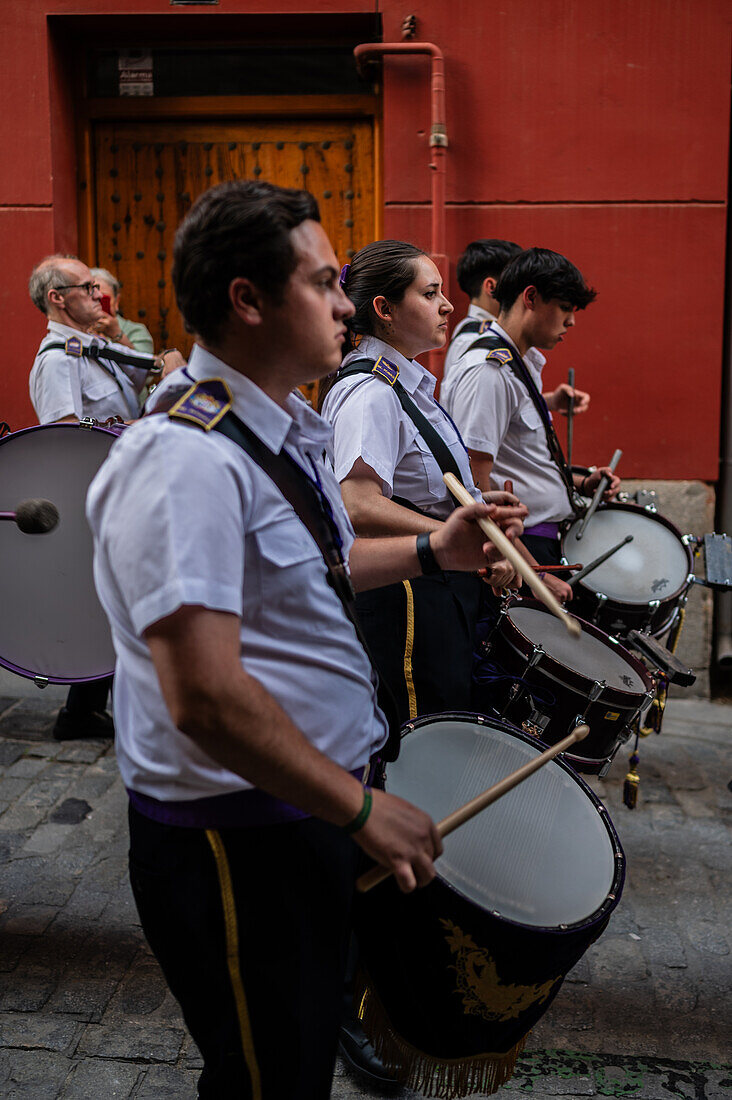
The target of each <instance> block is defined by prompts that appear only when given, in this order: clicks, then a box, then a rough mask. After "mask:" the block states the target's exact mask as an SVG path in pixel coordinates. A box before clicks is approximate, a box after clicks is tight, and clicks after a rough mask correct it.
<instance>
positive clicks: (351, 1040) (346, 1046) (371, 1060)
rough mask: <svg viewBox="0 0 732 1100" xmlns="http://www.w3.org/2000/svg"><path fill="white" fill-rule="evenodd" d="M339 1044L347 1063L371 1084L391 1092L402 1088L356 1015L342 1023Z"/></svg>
mask: <svg viewBox="0 0 732 1100" xmlns="http://www.w3.org/2000/svg"><path fill="white" fill-rule="evenodd" d="M338 1046H339V1048H340V1052H341V1054H342V1055H343V1058H344V1059H345V1062H346V1064H347V1065H348V1066H349V1067H350V1068H351V1069H352V1070H355V1071H356V1073H358V1074H359V1075H360V1076H361V1077H364V1078H365V1079H366V1080H367V1081H368V1082H369V1083H370V1084H372V1085H377V1086H378V1087H379V1088H381V1089H383V1090H384V1091H389V1092H394V1091H395V1090H396V1089H398V1088H400V1085H399V1082H398V1081H397V1080H396V1078H395V1077H392V1076H391V1074H390V1073H389V1071H388V1070H387V1069H386V1068H385V1066H384V1065H383V1064H382V1063H381V1062H380V1061H379V1059H378V1058H377V1057H376V1051H375V1050H374V1048H373V1047H372V1045H371V1043H370V1042H369V1040H368V1039H367V1038H366V1033H365V1032H364V1030H363V1028H362V1027H361V1021H360V1020H359V1019H358V1018H357V1017H356V1016H349V1017H348V1018H347V1019H345V1020H344V1021H343V1023H342V1024H341V1033H340V1039H339V1042H338Z"/></svg>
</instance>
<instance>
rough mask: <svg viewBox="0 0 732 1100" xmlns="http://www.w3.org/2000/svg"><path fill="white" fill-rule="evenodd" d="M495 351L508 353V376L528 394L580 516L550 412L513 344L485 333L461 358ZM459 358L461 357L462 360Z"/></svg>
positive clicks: (577, 496) (581, 509) (581, 504)
mask: <svg viewBox="0 0 732 1100" xmlns="http://www.w3.org/2000/svg"><path fill="white" fill-rule="evenodd" d="M483 348H485V349H487V350H491V351H493V350H495V349H498V348H500V349H501V350H503V351H509V352H510V353H511V358H510V359H509V360H507V362H506V366H508V368H509V369H510V370H511V373H512V374H513V375H514V377H515V378H518V380H519V382H521V383H522V384H523V386H524V388H525V389H526V390H527V391H528V394H529V397H530V398H531V403H532V404H533V406H534V408H535V409H536V411H537V412H538V414H539V416H540V417H541V422H542V424H543V426H544V434H545V435H546V444H547V447H548V448H549V454H550V456H551V458H552V461H553V462H554V464H555V466H556V467H557V469H558V470H559V473H560V475H561V478H562V481H563V482H564V487H565V489H566V490H567V498H568V500H569V506H570V508H571V509H572V512H573V513H575V514H580V515H581V514H582V513H583V512H584V510H585V507H586V506H585V504H584V502H583V500H582V498H581V496H580V494H579V492H578V491H577V489H576V488H575V485H574V478H573V477H572V471H571V469H570V468H569V466H568V465H567V460H566V458H565V457H564V451H563V450H562V445H561V443H560V442H559V439H558V437H557V433H556V432H555V430H554V425H553V424H552V419H551V416H550V415H549V409H548V407H547V403H546V401H545V400H544V398H543V397H542V395H541V393H540V392H539V388H538V386H537V385H536V382H535V381H534V379H533V378H532V377H531V372H530V371H529V369H528V367H527V366H526V364H525V363H524V360H523V357H522V356H521V355H519V353H518V352H517V351H516V349H515V348H514V347H513V345H512V344H510V343H509V342H508V340H505V339H504V338H503V337H502V336H501V335H500V334H499V333H497V332H495V331H491V332H489V333H486V335H485V336H481V338H480V339H479V340H475V341H474V343H472V344H471V345H470V347H469V348H466V349H465V351H464V352H463V355H467V353H468V352H469V351H475V350H476V349H483ZM461 358H462V356H461Z"/></svg>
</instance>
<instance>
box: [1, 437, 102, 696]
mask: <svg viewBox="0 0 732 1100" xmlns="http://www.w3.org/2000/svg"><path fill="white" fill-rule="evenodd" d="M115 438H116V436H115V435H114V434H113V433H111V432H108V431H104V430H101V429H99V428H96V429H94V428H92V429H86V428H79V427H77V426H76V425H72V424H50V425H47V426H44V427H41V428H34V429H32V430H30V431H23V432H16V433H14V434H13V435H10V436H7V437H6V438H5V439H4V440H2V442H0V502H2V503H1V504H0V510H2V511H8V512H10V511H14V510H15V508H16V506H17V505H18V504H19V503H20V502H21V501H22V500H27V499H29V498H38V497H40V498H42V499H46V500H50V501H51V502H52V503H53V504H55V505H56V507H57V508H58V511H59V522H58V525H57V527H55V528H54V530H52V531H49V532H48V533H47V534H44V535H24V534H23V533H22V532H21V531H20V530H19V529H18V527H17V526H16V525H15V523H11V522H4V523H0V561H2V570H1V571H0V607H1V608H2V613H1V614H0V664H2V665H4V666H5V667H6V668H9V669H11V670H12V671H13V672H17V673H19V674H20V675H21V676H28V677H30V678H33V677H35V676H45V677H48V679H49V680H50V681H52V682H56V683H71V682H73V681H75V680H88V679H93V678H95V677H97V676H108V675H110V673H112V671H113V670H114V649H113V647H112V637H111V633H110V630H109V624H108V623H107V618H106V616H105V614H104V612H103V610H102V608H101V605H100V603H99V600H98V599H97V594H96V591H95V588H94V576H93V571H92V537H91V531H90V530H89V526H88V524H87V521H86V516H85V514H84V506H85V502H86V494H87V490H88V488H89V485H90V484H91V481H92V479H93V477H94V475H95V474H96V472H97V470H98V469H99V467H100V466H101V464H102V462H103V461H104V459H105V458H106V457H107V453H108V451H109V448H110V447H111V445H112V443H113V442H114V440H115Z"/></svg>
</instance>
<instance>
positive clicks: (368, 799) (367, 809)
mask: <svg viewBox="0 0 732 1100" xmlns="http://www.w3.org/2000/svg"><path fill="white" fill-rule="evenodd" d="M373 800H374V796H373V795H372V794H371V788H370V787H364V789H363V806H362V807H361V809H360V810H359V811H358V813H357V814H356V816H355V817H354V819H353V821H349V822H348V824H347V825H343V826H342V828H343V832H344V833H348V834H349V836H350V834H351V833H357V832H358V830H359V829H362V828H363V826H364V825H365V824H366V821H367V820H368V816H369V814H370V813H371V804H372V802H373Z"/></svg>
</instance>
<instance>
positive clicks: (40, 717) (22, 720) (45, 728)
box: [1, 699, 59, 741]
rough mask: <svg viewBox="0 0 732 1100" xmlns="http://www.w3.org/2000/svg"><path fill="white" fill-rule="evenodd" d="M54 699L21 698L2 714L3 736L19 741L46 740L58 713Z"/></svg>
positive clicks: (48, 738)
mask: <svg viewBox="0 0 732 1100" xmlns="http://www.w3.org/2000/svg"><path fill="white" fill-rule="evenodd" d="M58 709H59V708H58V703H57V702H55V700H49V701H48V702H44V701H43V700H42V699H21V700H20V702H19V703H18V705H17V706H16V707H13V709H12V710H11V711H10V712H9V713H6V714H4V715H3V718H2V726H1V728H2V734H3V737H6V738H13V739H17V740H19V741H47V740H50V733H51V730H52V729H53V724H54V722H55V721H56V715H57V714H58Z"/></svg>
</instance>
